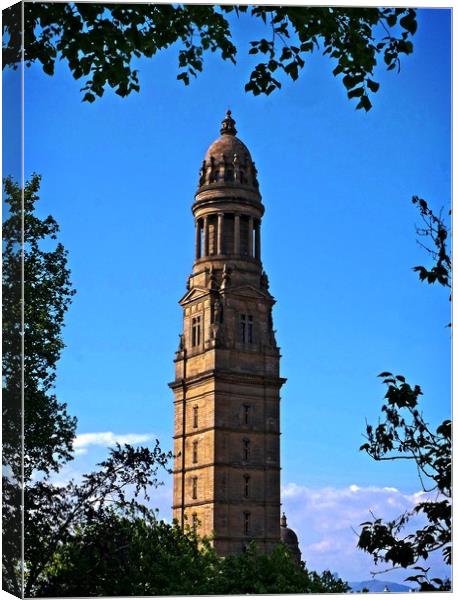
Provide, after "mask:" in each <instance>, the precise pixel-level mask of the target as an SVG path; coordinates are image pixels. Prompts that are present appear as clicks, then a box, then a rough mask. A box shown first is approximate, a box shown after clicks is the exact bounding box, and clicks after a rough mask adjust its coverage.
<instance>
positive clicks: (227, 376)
mask: <svg viewBox="0 0 458 600" xmlns="http://www.w3.org/2000/svg"><path fill="white" fill-rule="evenodd" d="M208 379H217V380H218V381H226V382H229V383H234V382H236V383H241V382H243V383H244V384H248V385H251V384H253V385H259V384H261V385H270V386H272V387H278V388H280V387H281V386H282V385H283V384H284V383H285V382H286V381H287V380H286V378H285V377H268V376H264V375H255V374H252V373H231V372H229V371H223V370H220V369H212V370H210V371H205V372H204V373H200V374H199V375H196V376H194V377H190V378H187V379H186V380H184V379H178V380H177V379H176V380H175V381H171V382H170V383H169V384H168V386H169V387H170V388H171V389H172V390H175V389H179V388H181V387H187V388H189V387H191V386H194V385H197V384H199V383H202V382H203V381H206V380H208ZM175 402H181V400H176V401H175Z"/></svg>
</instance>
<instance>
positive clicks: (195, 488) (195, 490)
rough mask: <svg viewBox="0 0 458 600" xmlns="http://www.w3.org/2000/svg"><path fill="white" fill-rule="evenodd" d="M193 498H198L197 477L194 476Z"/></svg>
mask: <svg viewBox="0 0 458 600" xmlns="http://www.w3.org/2000/svg"><path fill="white" fill-rule="evenodd" d="M192 499H193V500H196V499H197V477H193V478H192Z"/></svg>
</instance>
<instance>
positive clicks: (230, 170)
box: [196, 110, 261, 204]
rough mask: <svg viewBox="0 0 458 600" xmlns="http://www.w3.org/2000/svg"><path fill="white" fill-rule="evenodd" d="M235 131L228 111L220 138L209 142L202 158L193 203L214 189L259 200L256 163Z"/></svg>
mask: <svg viewBox="0 0 458 600" xmlns="http://www.w3.org/2000/svg"><path fill="white" fill-rule="evenodd" d="M236 133H237V129H236V128H235V121H234V119H233V118H232V114H231V111H230V110H228V111H227V113H226V116H225V118H224V119H223V121H222V123H221V129H220V134H221V135H220V137H219V138H218V139H217V140H215V141H214V142H213V143H212V144H211V145H210V147H209V148H208V150H207V152H206V154H205V158H204V160H203V161H202V166H201V169H200V174H199V186H198V189H197V193H196V202H199V201H200V200H204V199H206V197H207V195H208V192H213V191H216V190H218V191H220V192H221V191H223V190H224V192H225V195H226V196H227V195H229V196H234V195H236V196H239V197H240V196H241V197H243V198H244V199H245V200H248V201H251V202H256V203H257V204H259V203H260V202H261V195H260V193H259V183H258V179H257V169H256V166H255V164H254V162H253V159H252V158H251V155H250V152H249V150H248V148H247V147H246V146H245V144H244V143H243V142H242V141H241V140H240V139H239V138H238V137H236ZM206 192H207V193H206ZM218 195H219V194H218Z"/></svg>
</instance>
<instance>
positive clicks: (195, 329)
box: [191, 317, 200, 346]
mask: <svg viewBox="0 0 458 600" xmlns="http://www.w3.org/2000/svg"><path fill="white" fill-rule="evenodd" d="M191 343H192V345H193V346H199V345H200V317H193V319H192V332H191Z"/></svg>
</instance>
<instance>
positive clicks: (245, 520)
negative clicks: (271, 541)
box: [243, 512, 251, 535]
mask: <svg viewBox="0 0 458 600" xmlns="http://www.w3.org/2000/svg"><path fill="white" fill-rule="evenodd" d="M250 517H251V515H250V513H249V512H244V513H243V533H244V534H245V535H248V534H249V533H250V526H251V523H250V521H251V519H250Z"/></svg>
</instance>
